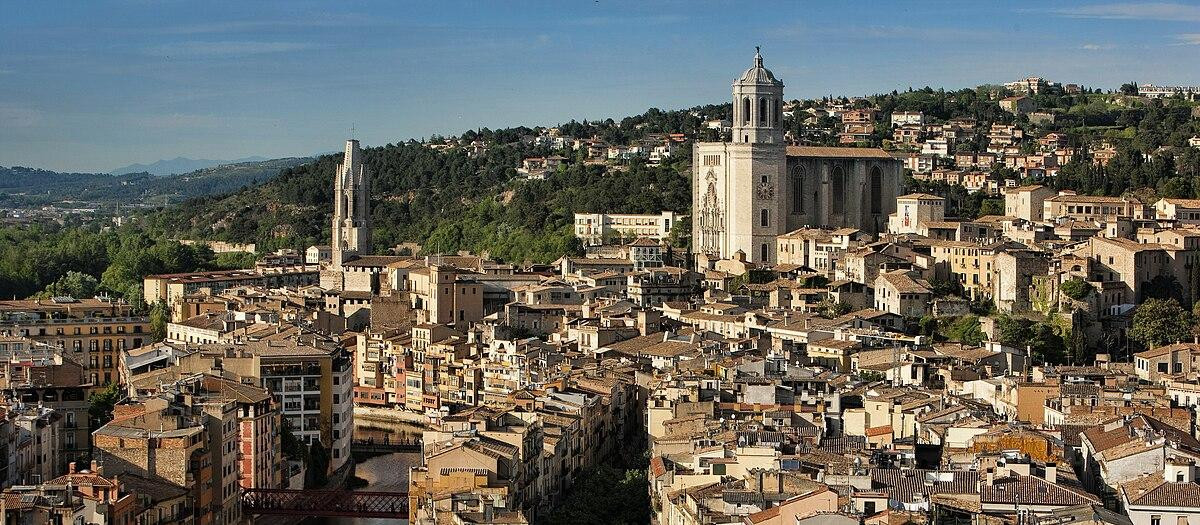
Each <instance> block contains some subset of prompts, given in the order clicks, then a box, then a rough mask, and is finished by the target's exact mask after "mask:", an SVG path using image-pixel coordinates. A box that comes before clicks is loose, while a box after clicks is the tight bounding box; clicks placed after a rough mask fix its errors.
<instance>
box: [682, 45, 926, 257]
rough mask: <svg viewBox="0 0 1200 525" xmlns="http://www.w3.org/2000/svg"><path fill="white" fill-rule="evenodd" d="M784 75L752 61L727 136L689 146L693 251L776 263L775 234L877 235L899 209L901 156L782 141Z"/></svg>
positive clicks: (738, 85)
mask: <svg viewBox="0 0 1200 525" xmlns="http://www.w3.org/2000/svg"><path fill="white" fill-rule="evenodd" d="M783 100H784V99H783V82H781V81H780V80H779V79H777V78H775V75H774V74H772V73H771V70H769V69H767V68H766V67H764V66H763V59H762V55H761V54H760V53H755V55H754V66H753V67H751V68H750V69H747V70H746V72H745V73H742V76H741V77H740V78H738V79H737V80H736V81H734V83H733V126H732V129H733V133H732V141H731V142H699V143H697V144H696V145H695V147H694V148H693V150H692V166H693V168H692V212H693V213H692V243H693V250H694V251H695V253H696V255H697V259H698V260H699V259H701V257H700V256H706V257H707V258H708V259H728V258H732V257H734V256H735V255H736V254H737V253H738V252H741V254H742V255H744V256H745V258H746V260H748V261H752V262H762V263H774V262H775V261H776V254H775V251H776V248H777V242H776V236H778V235H781V234H784V233H788V232H790V231H793V230H796V229H798V228H802V227H812V228H857V229H860V230H863V231H865V232H868V233H873V234H874V233H879V232H881V231H884V230H885V229H886V227H887V218H888V215H889V214H891V213H892V212H894V211H895V209H896V197H898V196H899V195H900V190H901V187H900V186H901V184H903V176H902V175H903V169H902V167H901V162H900V161H899V160H897V159H894V158H892V157H891V156H890V155H888V154H887V152H885V151H883V150H881V149H878V148H836V147H809V146H789V145H787V143H786V142H785V140H784V135H783Z"/></svg>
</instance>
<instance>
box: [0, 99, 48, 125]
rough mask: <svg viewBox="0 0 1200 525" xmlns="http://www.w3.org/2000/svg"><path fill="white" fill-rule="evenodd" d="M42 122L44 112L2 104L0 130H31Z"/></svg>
mask: <svg viewBox="0 0 1200 525" xmlns="http://www.w3.org/2000/svg"><path fill="white" fill-rule="evenodd" d="M41 121H42V112H40V111H38V110H36V109H32V108H26V107H21V106H14V105H10V104H0V128H29V127H33V126H36V125H37V124H38V123H39V122H41Z"/></svg>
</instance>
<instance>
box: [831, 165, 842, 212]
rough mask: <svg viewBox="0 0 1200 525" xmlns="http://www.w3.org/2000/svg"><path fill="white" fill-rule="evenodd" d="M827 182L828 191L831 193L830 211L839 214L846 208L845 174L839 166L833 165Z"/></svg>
mask: <svg viewBox="0 0 1200 525" xmlns="http://www.w3.org/2000/svg"><path fill="white" fill-rule="evenodd" d="M829 183H830V185H831V187H830V192H829V193H831V194H832V195H831V199H832V201H831V202H830V204H832V206H831V208H832V209H831V210H830V213H832V214H833V215H840V214H842V213H843V212H844V211H845V208H846V206H845V204H846V174H845V173H844V172H843V171H842V167H841V166H834V167H833V171H831V172H830V175H829Z"/></svg>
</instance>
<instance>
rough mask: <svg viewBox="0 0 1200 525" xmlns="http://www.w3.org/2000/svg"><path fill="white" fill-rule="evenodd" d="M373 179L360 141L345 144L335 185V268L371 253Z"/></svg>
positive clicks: (333, 245) (352, 140) (333, 246)
mask: <svg viewBox="0 0 1200 525" xmlns="http://www.w3.org/2000/svg"><path fill="white" fill-rule="evenodd" d="M370 199H371V177H370V174H369V173H368V172H367V167H366V166H365V165H363V160H362V150H360V149H359V148H358V141H357V140H354V139H350V140H347V141H346V154H345V157H344V158H343V159H342V163H341V164H338V167H337V173H336V174H335V176H334V185H333V242H332V243H331V246H330V247H331V248H332V249H333V261H332V262H333V264H334V265H337V266H341V264H342V263H343V262H346V260H348V259H350V258H351V257H354V256H355V255H366V254H369V253H371V204H370Z"/></svg>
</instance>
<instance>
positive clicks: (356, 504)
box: [242, 489, 408, 519]
mask: <svg viewBox="0 0 1200 525" xmlns="http://www.w3.org/2000/svg"><path fill="white" fill-rule="evenodd" d="M242 512H243V513H244V514H263V515H267V514H271V515H283V516H351V517H362V518H390V519H408V493H405V492H357V491H350V490H297V489H245V490H244V491H243V492H242Z"/></svg>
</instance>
